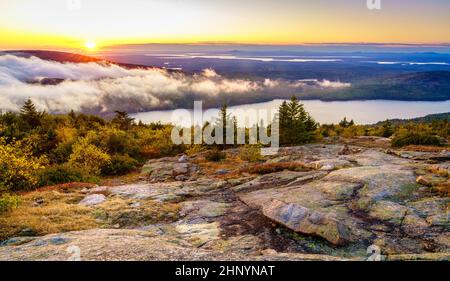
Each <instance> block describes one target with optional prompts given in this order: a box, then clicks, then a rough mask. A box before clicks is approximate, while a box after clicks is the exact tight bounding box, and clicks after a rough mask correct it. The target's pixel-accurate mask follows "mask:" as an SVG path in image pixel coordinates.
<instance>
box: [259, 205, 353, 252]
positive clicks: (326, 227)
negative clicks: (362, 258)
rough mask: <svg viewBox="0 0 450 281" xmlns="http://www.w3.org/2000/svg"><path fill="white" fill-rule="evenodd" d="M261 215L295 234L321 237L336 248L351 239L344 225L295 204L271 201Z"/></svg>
mask: <svg viewBox="0 0 450 281" xmlns="http://www.w3.org/2000/svg"><path fill="white" fill-rule="evenodd" d="M263 214H264V215H265V216H266V217H268V218H270V219H271V220H273V221H275V222H277V223H280V224H282V225H284V226H285V227H287V228H289V229H291V230H293V231H295V232H298V233H302V234H307V235H314V236H319V237H322V238H324V239H326V240H327V241H328V242H330V243H332V244H333V245H336V246H338V245H345V244H347V243H348V242H349V241H350V239H351V237H350V230H349V228H348V227H347V226H346V225H344V224H342V223H341V222H339V221H337V220H335V219H332V218H330V217H328V216H327V215H325V214H322V213H320V212H317V211H311V210H309V209H308V208H305V207H303V206H300V205H297V204H292V203H291V204H287V203H285V202H282V201H279V200H272V202H270V204H267V205H265V206H264V207H263Z"/></svg>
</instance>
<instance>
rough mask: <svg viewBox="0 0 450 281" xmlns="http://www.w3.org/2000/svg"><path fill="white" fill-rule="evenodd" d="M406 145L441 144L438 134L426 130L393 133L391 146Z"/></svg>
mask: <svg viewBox="0 0 450 281" xmlns="http://www.w3.org/2000/svg"><path fill="white" fill-rule="evenodd" d="M407 145H441V141H440V139H439V137H438V136H436V135H433V134H431V133H428V132H414V131H413V132H411V131H402V132H399V133H398V134H396V135H394V138H393V139H392V146H393V147H403V146H407Z"/></svg>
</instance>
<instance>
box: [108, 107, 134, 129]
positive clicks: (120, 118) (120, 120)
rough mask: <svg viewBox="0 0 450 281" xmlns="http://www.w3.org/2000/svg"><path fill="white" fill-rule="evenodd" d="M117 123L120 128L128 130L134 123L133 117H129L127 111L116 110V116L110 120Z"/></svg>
mask: <svg viewBox="0 0 450 281" xmlns="http://www.w3.org/2000/svg"><path fill="white" fill-rule="evenodd" d="M111 122H112V123H114V124H117V125H118V126H119V128H120V129H121V130H125V131H126V130H129V129H130V128H131V126H133V125H134V118H131V117H130V116H129V115H128V113H127V112H124V111H116V116H115V117H114V119H113V120H112V121H111Z"/></svg>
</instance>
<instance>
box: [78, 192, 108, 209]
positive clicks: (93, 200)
mask: <svg viewBox="0 0 450 281" xmlns="http://www.w3.org/2000/svg"><path fill="white" fill-rule="evenodd" d="M105 201H106V196H105V195H103V194H91V195H88V196H86V197H84V199H83V200H81V202H80V203H79V204H80V205H84V206H94V205H99V204H102V203H103V202H105Z"/></svg>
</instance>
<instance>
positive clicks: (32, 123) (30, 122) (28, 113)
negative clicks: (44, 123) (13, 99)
mask: <svg viewBox="0 0 450 281" xmlns="http://www.w3.org/2000/svg"><path fill="white" fill-rule="evenodd" d="M43 114H44V113H43V112H39V111H38V110H37V109H36V106H35V105H34V103H33V101H31V99H27V100H26V101H25V103H24V104H23V106H22V108H21V109H20V117H21V119H22V121H23V123H24V125H25V127H26V128H27V129H33V128H36V127H38V126H40V125H41V119H42V116H43Z"/></svg>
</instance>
